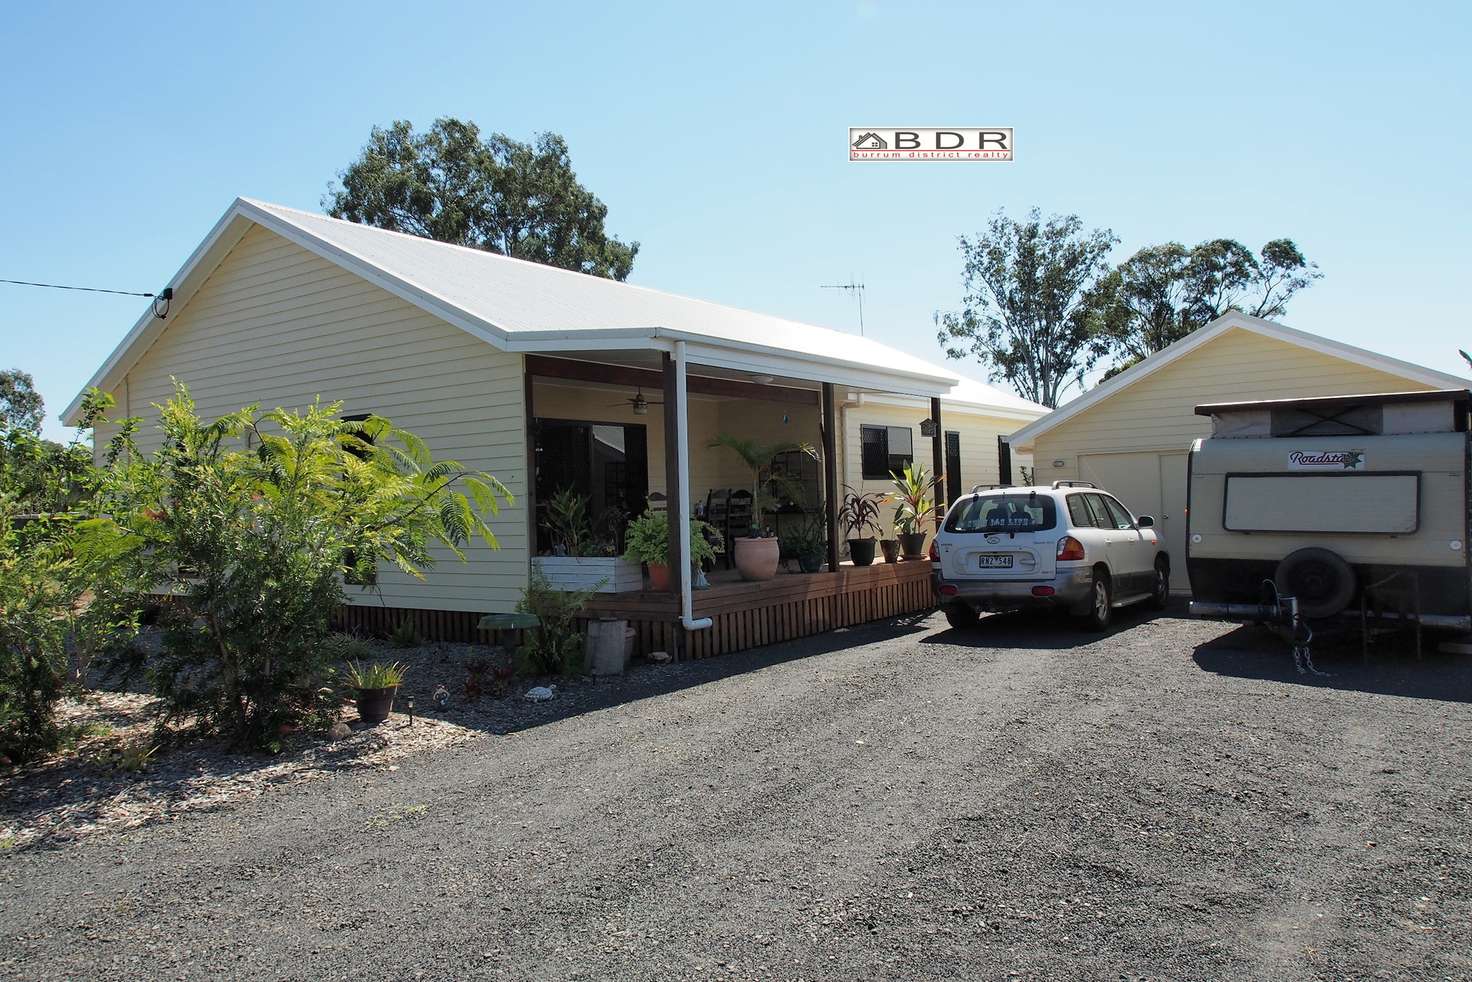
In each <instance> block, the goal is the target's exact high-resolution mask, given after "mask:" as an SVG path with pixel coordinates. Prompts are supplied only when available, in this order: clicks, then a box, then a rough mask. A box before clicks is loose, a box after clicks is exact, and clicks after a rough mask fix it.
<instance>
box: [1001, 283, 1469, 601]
mask: <svg viewBox="0 0 1472 982" xmlns="http://www.w3.org/2000/svg"><path fill="white" fill-rule="evenodd" d="M1468 385H1469V383H1468V381H1467V380H1466V379H1463V378H1459V377H1457V376H1455V375H1449V374H1447V373H1445V372H1437V371H1433V370H1431V369H1429V368H1422V367H1421V366H1419V365H1413V364H1411V363H1409V362H1404V361H1400V360H1398V359H1395V358H1389V357H1386V356H1384V355H1379V354H1376V353H1374V352H1372V351H1366V350H1365V349H1363V348H1356V347H1354V346H1353V345H1348V344H1342V343H1340V342H1338V341H1331V340H1329V339H1328V338H1321V337H1318V336H1317V335H1313V334H1308V333H1306V332H1304V331H1295V330H1293V329H1292V328H1289V327H1284V326H1283V325H1282V324H1276V323H1273V322H1272V321H1266V320H1262V319H1260V318H1257V317H1249V316H1248V315H1246V314H1241V313H1237V312H1235V311H1234V312H1231V313H1228V314H1225V315H1223V316H1222V317H1219V318H1217V319H1216V320H1214V321H1212V322H1211V323H1210V324H1208V325H1207V326H1206V327H1203V328H1202V329H1201V330H1199V331H1197V332H1195V333H1194V334H1191V335H1189V336H1188V337H1185V338H1182V339H1181V340H1180V341H1177V342H1176V343H1175V344H1173V345H1171V346H1170V347H1168V348H1166V349H1164V350H1163V351H1159V352H1156V353H1155V354H1153V355H1151V356H1150V357H1149V358H1146V359H1145V360H1144V361H1142V362H1140V363H1139V364H1137V365H1135V366H1133V367H1132V368H1130V369H1129V370H1128V371H1125V372H1121V373H1120V374H1118V375H1116V376H1115V377H1114V378H1112V379H1109V380H1108V381H1107V382H1103V383H1101V384H1100V385H1099V386H1097V387H1096V388H1094V389H1092V390H1091V391H1089V392H1088V393H1086V394H1085V395H1083V396H1081V397H1079V398H1078V399H1075V400H1074V401H1073V402H1070V403H1068V404H1067V405H1065V406H1063V407H1061V408H1059V409H1057V410H1055V411H1054V412H1052V413H1050V414H1049V415H1047V416H1044V417H1043V418H1042V419H1039V420H1038V421H1036V422H1035V423H1032V424H1030V425H1028V426H1026V427H1023V428H1022V429H1021V430H1018V431H1017V432H1016V433H1014V434H1012V437H1011V444H1012V447H1013V450H1014V452H1017V453H1021V454H1028V455H1031V457H1032V458H1033V461H1034V462H1035V466H1036V474H1037V477H1036V479H1037V482H1038V483H1039V484H1047V483H1051V482H1053V481H1058V480H1083V481H1092V482H1094V483H1095V484H1098V485H1099V486H1101V487H1104V488H1107V489H1108V490H1110V491H1111V492H1113V493H1114V494H1116V495H1118V496H1119V498H1120V499H1121V500H1123V501H1124V502H1125V504H1127V505H1128V506H1129V507H1130V508H1131V509H1132V510H1134V511H1135V512H1136V513H1137V514H1143V515H1152V516H1154V517H1155V519H1156V524H1157V526H1158V527H1159V528H1160V530H1161V534H1162V535H1163V536H1164V538H1165V541H1166V544H1167V546H1168V548H1169V550H1170V557H1171V568H1172V570H1174V571H1176V573H1177V575H1175V576H1173V577H1172V583H1173V585H1174V586H1175V588H1176V589H1177V590H1185V589H1186V585H1187V584H1186V577H1185V575H1184V570H1185V569H1186V515H1185V507H1186V452H1187V451H1188V450H1189V449H1190V447H1191V443H1192V441H1194V440H1196V439H1197V438H1199V437H1204V436H1207V435H1209V434H1210V432H1211V420H1210V419H1208V418H1206V417H1204V416H1198V415H1196V412H1195V409H1196V407H1197V406H1199V405H1202V404H1203V403H1214V402H1242V401H1245V400H1255V399H1293V398H1301V397H1304V396H1337V395H1356V394H1361V393H1369V392H1406V391H1412V390H1425V389H1463V388H1467V387H1468Z"/></svg>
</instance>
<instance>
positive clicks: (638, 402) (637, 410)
mask: <svg viewBox="0 0 1472 982" xmlns="http://www.w3.org/2000/svg"><path fill="white" fill-rule="evenodd" d="M609 405H610V406H628V407H630V408H631V409H633V410H634V415H635V416H647V415H648V414H649V407H650V406H663V405H664V403H663V402H651V401H650V400H648V399H646V398H644V387H643V386H639V387H637V388H635V389H634V394H633V395H631V396H629V397H628V398H627V399H620V400H619V401H618V402H611V403H609Z"/></svg>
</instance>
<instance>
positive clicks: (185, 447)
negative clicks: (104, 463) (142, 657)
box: [83, 383, 510, 748]
mask: <svg viewBox="0 0 1472 982" xmlns="http://www.w3.org/2000/svg"><path fill="white" fill-rule="evenodd" d="M159 409H160V420H159V428H160V429H161V431H162V433H161V437H162V439H161V440H160V445H161V447H162V449H160V450H159V451H157V452H156V453H153V454H151V455H145V454H143V453H142V452H141V451H139V450H138V448H137V447H136V446H132V445H131V442H130V447H129V449H130V450H131V453H130V454H129V455H128V459H127V460H126V462H120V463H119V465H118V466H116V467H115V468H114V469H113V470H112V471H111V473H110V474H109V475H108V479H107V481H106V483H105V486H104V490H103V494H102V498H101V503H102V504H103V505H104V506H105V507H104V511H105V512H106V514H107V515H108V517H106V518H97V519H93V520H91V521H90V522H87V523H83V524H84V525H88V526H90V527H89V529H88V530H87V531H88V533H89V534H90V535H93V536H96V537H97V538H99V539H101V540H103V541H106V540H109V539H111V540H114V541H118V542H121V543H122V548H123V550H124V551H125V552H126V555H127V556H128V557H129V558H130V559H131V561H132V562H133V564H134V565H135V567H136V569H137V570H138V571H139V573H140V575H145V576H147V577H148V580H149V582H152V583H154V584H157V589H159V590H161V591H162V592H165V593H167V594H169V595H171V596H172V597H174V598H176V599H177V600H178V601H179V602H177V603H174V604H169V605H167V606H166V609H165V614H164V617H163V621H162V623H163V626H164V636H163V649H162V652H161V654H160V656H159V657H158V658H157V659H155V662H154V664H153V665H152V666H151V667H150V669H149V677H150V680H151V682H152V684H153V688H154V691H155V692H156V693H157V694H158V695H159V696H161V697H162V699H163V703H164V707H165V709H164V718H165V721H166V722H170V721H179V722H182V721H193V722H194V723H196V724H197V725H199V726H200V727H201V728H203V729H205V730H206V731H210V732H217V733H220V734H222V735H224V736H226V737H228V738H230V739H231V740H233V741H234V742H236V743H237V744H242V745H248V746H254V747H264V748H269V747H270V746H272V744H273V743H274V740H275V737H276V735H277V734H278V733H279V732H280V730H281V729H282V728H283V727H287V726H293V725H297V724H298V723H300V722H302V721H303V720H304V719H306V718H309V717H311V716H312V715H313V714H314V713H316V712H317V711H318V710H320V709H321V700H322V698H323V693H324V683H325V681H326V680H327V679H328V678H329V677H330V668H331V662H332V649H333V646H332V645H330V644H328V643H327V639H328V632H329V627H328V625H329V621H330V618H331V616H332V614H333V612H334V610H335V609H336V608H337V607H338V606H339V605H340V604H341V603H342V602H343V599H344V597H343V589H342V582H343V578H344V576H347V575H355V576H356V577H357V578H358V579H360V580H366V579H368V577H369V575H370V574H371V573H372V571H373V570H374V569H376V567H377V564H378V563H379V562H380V561H386V562H392V563H393V564H394V565H396V566H397V567H398V568H399V569H401V570H403V571H405V572H407V573H409V574H411V575H415V576H421V575H422V573H421V570H422V569H424V568H425V567H428V566H429V565H431V562H432V557H431V553H430V547H431V545H432V544H436V543H438V544H441V545H443V546H445V547H447V548H448V549H449V550H450V551H451V552H452V553H453V554H454V555H455V556H458V557H460V558H462V559H463V558H464V553H463V551H462V548H461V547H462V546H463V545H464V543H465V542H466V541H467V540H468V539H469V538H471V537H472V536H473V537H476V538H479V539H481V540H482V541H484V542H485V543H486V544H487V545H488V546H490V547H491V548H496V539H495V536H494V535H493V534H492V532H491V529H490V527H489V526H488V525H487V523H486V522H487V517H488V516H489V515H494V514H496V513H497V512H498V510H499V504H500V501H501V500H506V501H508V502H509V501H510V494H509V493H508V492H507V491H506V489H505V488H504V487H503V486H502V485H501V483H500V482H499V481H497V480H496V479H495V478H494V477H492V476H491V475H489V474H485V473H482V472H477V471H472V470H469V469H467V468H464V467H462V466H461V465H460V464H458V463H456V462H455V461H448V460H447V461H435V460H433V458H432V457H431V455H430V453H429V451H428V449H427V448H426V447H425V446H424V444H423V443H422V442H421V441H420V440H418V439H417V438H416V437H414V436H413V435H412V434H410V433H407V432H404V431H403V430H399V429H397V428H395V427H394V426H393V425H392V424H391V423H389V422H388V421H387V420H385V419H382V418H379V417H370V418H368V419H367V420H363V421H348V420H343V419H341V418H340V416H339V409H340V406H339V405H338V404H331V405H322V404H321V403H317V404H314V405H312V406H311V407H309V408H308V409H306V410H305V411H304V412H296V411H290V410H282V409H277V410H274V411H272V412H268V413H264V414H261V413H259V412H258V411H257V409H256V408H255V407H253V406H252V407H248V408H246V409H242V410H240V411H239V412H235V413H231V414H230V415H228V416H225V417H222V418H220V419H218V420H216V421H214V422H212V423H205V422H203V421H202V420H201V419H200V418H199V416H198V414H197V413H196V410H195V404H194V401H193V400H192V399H191V398H190V396H189V392H188V390H187V389H186V388H185V387H184V386H183V385H179V384H177V383H176V391H175V394H174V397H173V398H172V399H171V400H170V401H169V402H168V403H167V404H166V405H163V406H160V407H159ZM246 433H249V435H250V437H251V441H250V443H251V444H253V445H254V449H253V450H244V449H237V447H239V446H240V445H241V444H240V440H239V438H240V437H242V436H243V435H245V434H246Z"/></svg>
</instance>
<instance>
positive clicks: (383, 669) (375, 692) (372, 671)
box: [347, 662, 408, 726]
mask: <svg viewBox="0 0 1472 982" xmlns="http://www.w3.org/2000/svg"><path fill="white" fill-rule="evenodd" d="M407 672H408V670H407V669H406V668H405V667H404V666H403V664H402V663H401V662H393V663H392V664H387V665H386V664H384V663H383V662H371V663H370V664H367V665H364V664H363V663H362V662H348V667H347V683H348V685H349V686H350V687H352V688H353V689H354V690H355V691H356V693H357V702H358V716H359V718H360V719H362V720H363V722H365V723H367V724H368V725H369V726H377V725H378V724H379V723H382V722H383V721H384V720H386V719H388V717H389V714H390V713H392V712H393V711H394V695H395V694H396V693H397V692H398V691H399V686H401V685H403V684H404V676H405V674H407Z"/></svg>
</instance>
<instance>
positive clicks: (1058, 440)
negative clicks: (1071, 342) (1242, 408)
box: [1032, 329, 1430, 481]
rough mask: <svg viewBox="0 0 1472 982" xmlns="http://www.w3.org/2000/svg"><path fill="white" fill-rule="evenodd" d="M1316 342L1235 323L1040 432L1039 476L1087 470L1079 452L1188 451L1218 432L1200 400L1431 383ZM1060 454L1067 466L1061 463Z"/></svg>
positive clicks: (1397, 388)
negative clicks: (1199, 410) (1200, 410)
mask: <svg viewBox="0 0 1472 982" xmlns="http://www.w3.org/2000/svg"><path fill="white" fill-rule="evenodd" d="M1428 388H1430V386H1428V385H1424V384H1422V383H1418V382H1412V381H1410V380H1408V379H1405V378H1403V377H1401V376H1399V375H1391V374H1389V373H1387V372H1382V371H1378V370H1376V369H1373V368H1368V367H1366V366H1363V365H1356V364H1354V363H1353V362H1349V361H1345V360H1344V359H1341V358H1335V357H1333V356H1332V355H1327V354H1323V353H1321V352H1318V351H1314V350H1312V349H1310V348H1304V347H1301V346H1299V345H1295V344H1288V343H1287V342H1284V341H1279V340H1277V339H1275V338H1268V337H1264V336H1263V335H1261V334H1257V333H1254V332H1252V331H1244V330H1240V329H1238V330H1232V331H1228V332H1226V333H1225V334H1223V335H1222V336H1221V337H1219V338H1216V339H1215V340H1213V341H1211V342H1209V343H1207V344H1205V345H1203V346H1202V347H1200V348H1198V349H1197V350H1195V351H1193V352H1191V353H1189V354H1187V355H1186V356H1185V357H1183V358H1181V359H1179V360H1177V361H1175V362H1172V363H1171V364H1169V365H1166V366H1165V367H1164V368H1161V369H1159V370H1158V371H1156V372H1154V373H1152V374H1151V375H1148V376H1146V377H1145V378H1143V379H1141V380H1140V381H1138V382H1136V383H1135V384H1133V385H1131V386H1128V387H1127V388H1124V389H1122V390H1120V391H1119V392H1117V393H1115V394H1114V395H1112V396H1110V397H1109V398H1107V399H1105V400H1104V401H1103V402H1101V403H1099V404H1098V405H1097V406H1094V407H1092V408H1090V409H1089V410H1088V411H1087V412H1084V413H1082V414H1080V415H1079V416H1077V417H1075V418H1074V419H1070V420H1068V421H1066V422H1064V423H1062V424H1060V425H1059V426H1058V427H1057V428H1055V429H1052V430H1049V431H1048V432H1046V433H1044V434H1042V435H1041V436H1039V437H1038V438H1037V442H1036V444H1034V446H1033V451H1032V456H1033V459H1034V460H1035V461H1036V462H1037V469H1038V479H1039V480H1047V481H1056V480H1059V479H1060V478H1078V477H1080V473H1079V469H1078V458H1079V455H1080V454H1088V453H1115V452H1121V451H1131V450H1181V451H1184V450H1188V449H1190V446H1191V441H1193V440H1195V439H1196V438H1197V437H1203V436H1206V435H1207V434H1209V433H1210V432H1211V421H1210V420H1209V419H1207V418H1206V417H1204V416H1197V415H1196V414H1195V409H1196V407H1197V406H1198V405H1201V404H1203V403H1210V402H1234V401H1246V400H1250V399H1288V398H1297V397H1307V396H1327V395H1353V394H1355V393H1359V392H1398V391H1409V390H1414V389H1428ZM1055 460H1061V461H1062V462H1063V463H1062V466H1054V463H1053V462H1054V461H1055Z"/></svg>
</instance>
